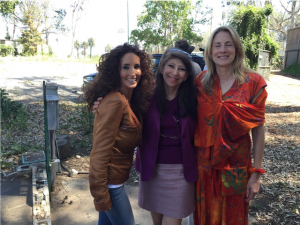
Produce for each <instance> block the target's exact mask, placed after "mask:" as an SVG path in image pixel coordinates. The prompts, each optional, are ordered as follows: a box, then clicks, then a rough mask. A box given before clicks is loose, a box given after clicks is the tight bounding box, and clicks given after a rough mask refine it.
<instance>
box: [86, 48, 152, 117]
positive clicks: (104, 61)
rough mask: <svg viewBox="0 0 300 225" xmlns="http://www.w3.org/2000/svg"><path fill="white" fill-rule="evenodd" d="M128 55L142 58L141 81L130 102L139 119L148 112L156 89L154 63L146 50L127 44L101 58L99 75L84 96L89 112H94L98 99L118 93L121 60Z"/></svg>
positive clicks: (98, 67)
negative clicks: (131, 54)
mask: <svg viewBox="0 0 300 225" xmlns="http://www.w3.org/2000/svg"><path fill="white" fill-rule="evenodd" d="M127 53H134V54H135V55H137V56H138V57H139V58H140V66H141V71H142V76H141V79H140V81H139V83H138V85H137V87H136V88H134V90H133V93H132V97H131V101H130V103H131V108H132V111H133V112H134V113H135V114H136V116H138V117H140V115H142V114H143V113H145V112H146V111H147V109H148V106H149V102H148V100H149V99H150V98H151V96H152V93H153V88H154V75H153V72H152V67H153V61H152V58H151V56H150V55H148V54H147V53H146V52H145V51H144V50H140V49H139V48H138V47H137V46H135V45H130V44H127V43H125V44H123V45H119V46H117V47H116V48H114V49H112V50H111V52H110V53H106V54H103V55H102V56H101V58H100V62H99V66H97V70H98V74H97V75H96V76H95V78H94V80H93V81H92V82H90V83H89V84H88V85H87V88H86V91H85V95H84V99H85V100H86V101H87V103H88V110H92V107H93V104H94V102H95V101H96V100H97V98H99V97H105V96H106V95H107V94H108V93H110V92H112V91H118V89H119V88H120V87H121V78H120V63H121V58H122V57H123V56H124V55H125V54H127Z"/></svg>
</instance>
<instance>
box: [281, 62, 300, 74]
mask: <svg viewBox="0 0 300 225" xmlns="http://www.w3.org/2000/svg"><path fill="white" fill-rule="evenodd" d="M281 72H283V73H288V74H293V75H298V76H300V64H297V63H296V62H295V63H293V64H292V65H290V66H288V67H287V68H285V69H283V70H282V71H281Z"/></svg>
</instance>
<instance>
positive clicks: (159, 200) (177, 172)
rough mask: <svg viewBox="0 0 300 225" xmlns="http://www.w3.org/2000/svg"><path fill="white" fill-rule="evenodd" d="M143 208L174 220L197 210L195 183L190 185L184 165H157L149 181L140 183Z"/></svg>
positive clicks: (140, 200) (140, 197) (141, 205)
mask: <svg viewBox="0 0 300 225" xmlns="http://www.w3.org/2000/svg"><path fill="white" fill-rule="evenodd" d="M138 204H139V206H140V207H141V208H143V209H145V210H148V211H151V212H157V213H160V214H163V215H166V216H168V217H171V218H174V219H182V218H185V217H187V216H188V215H190V214H191V213H192V212H194V210H195V183H188V182H187V181H186V180H185V178H184V174H183V165H182V164H156V166H155V170H154V173H153V176H152V178H151V179H150V180H149V181H142V180H141V176H140V181H139V200H138Z"/></svg>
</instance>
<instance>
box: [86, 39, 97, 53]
mask: <svg viewBox="0 0 300 225" xmlns="http://www.w3.org/2000/svg"><path fill="white" fill-rule="evenodd" d="M88 43H90V46H91V54H92V48H93V47H95V40H94V38H89V40H88Z"/></svg>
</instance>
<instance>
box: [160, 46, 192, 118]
mask: <svg viewBox="0 0 300 225" xmlns="http://www.w3.org/2000/svg"><path fill="white" fill-rule="evenodd" d="M172 58H178V59H180V60H181V61H182V62H183V64H184V65H185V68H186V71H187V73H188V76H187V79H186V80H185V81H183V82H182V83H181V84H180V86H179V88H178V105H179V107H180V108H181V110H182V113H181V114H180V113H179V112H177V116H178V117H186V116H187V115H190V116H191V117H192V118H193V119H196V118H197V96H196V94H197V92H196V87H195V84H194V69H193V66H192V63H191V60H190V58H189V57H188V55H187V54H185V53H184V52H182V51H176V48H170V49H167V50H166V51H165V53H164V54H163V55H162V57H161V59H160V61H159V65H158V68H157V71H156V76H155V79H156V95H157V108H158V111H159V113H160V115H161V116H162V115H164V113H165V112H166V104H165V99H166V90H165V85H164V83H165V81H164V78H163V74H162V71H163V69H164V67H165V65H166V64H167V62H168V61H169V60H170V59H172Z"/></svg>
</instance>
